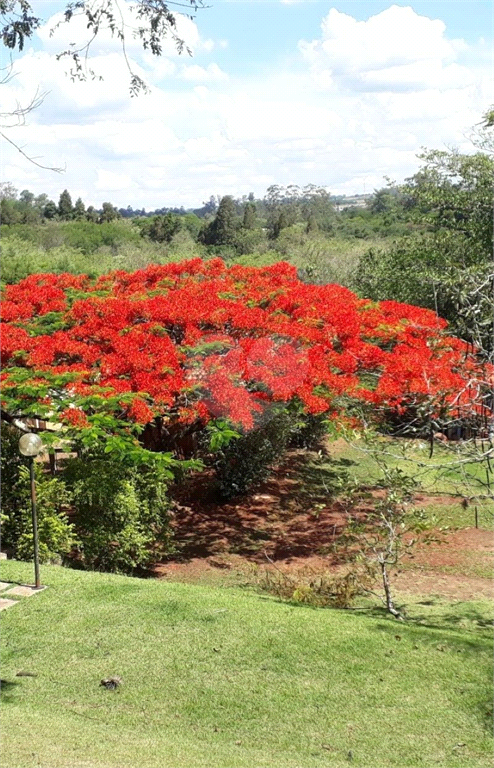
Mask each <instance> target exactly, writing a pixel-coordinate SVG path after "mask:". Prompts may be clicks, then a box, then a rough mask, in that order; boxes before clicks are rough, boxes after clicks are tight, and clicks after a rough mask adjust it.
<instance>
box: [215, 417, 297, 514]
mask: <svg viewBox="0 0 494 768" xmlns="http://www.w3.org/2000/svg"><path fill="white" fill-rule="evenodd" d="M293 431H294V421H293V416H292V415H291V414H289V413H288V412H287V411H286V410H282V411H280V412H278V413H274V414H273V418H271V419H270V420H269V421H267V422H266V423H265V424H263V425H262V426H259V427H258V428H255V429H253V430H251V431H250V432H246V433H245V434H243V435H242V437H240V438H238V439H234V440H231V441H230V442H229V443H228V445H226V446H225V447H224V448H223V449H222V450H221V451H220V453H219V454H218V457H217V458H216V461H215V469H216V480H217V490H218V494H219V496H220V497H221V498H223V499H229V498H232V497H234V496H238V495H239V494H242V493H245V492H246V491H248V490H249V488H251V487H252V486H253V485H254V484H255V483H258V482H260V481H261V480H263V479H264V478H265V477H267V476H268V474H269V470H270V468H271V467H272V466H273V464H275V463H276V462H278V461H279V460H280V459H281V458H282V455H283V452H284V450H285V449H286V447H287V445H288V443H289V441H290V438H291V437H292V434H293Z"/></svg>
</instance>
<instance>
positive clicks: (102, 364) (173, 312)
mask: <svg viewBox="0 0 494 768" xmlns="http://www.w3.org/2000/svg"><path fill="white" fill-rule="evenodd" d="M1 342H2V362H3V374H2V376H3V404H2V408H4V409H5V411H6V412H7V413H8V414H10V417H14V416H17V417H20V416H36V417H38V418H43V419H47V420H49V421H50V422H55V423H59V424H61V425H62V427H63V431H64V433H65V434H66V435H67V436H69V437H70V436H72V437H75V438H77V439H78V440H82V441H85V443H86V444H88V445H91V444H93V443H98V444H104V445H106V449H107V450H109V451H117V452H122V453H126V452H135V453H136V455H137V454H138V453H139V450H140V444H139V441H138V436H139V434H140V432H141V431H142V429H143V427H144V426H145V425H147V424H150V423H151V422H153V420H154V419H155V418H157V417H159V418H161V419H163V421H164V423H165V424H166V425H167V426H168V428H169V429H172V428H189V427H190V425H195V426H196V427H197V429H202V428H205V426H206V425H207V424H208V423H209V422H211V421H215V420H217V419H223V420H228V422H229V423H230V424H232V425H233V426H234V427H236V428H238V429H241V430H250V429H252V428H253V427H255V426H258V425H259V424H260V423H262V422H263V420H265V419H266V418H269V417H270V414H272V412H273V409H275V410H276V409H277V408H279V407H282V406H288V405H290V407H292V408H295V409H300V412H301V413H309V414H326V415H327V417H328V418H330V419H331V418H340V417H343V416H345V417H353V416H355V415H356V414H357V413H358V411H359V408H364V409H367V411H368V417H366V418H371V419H374V420H378V421H379V420H382V419H384V418H386V417H389V416H390V415H391V416H392V417H393V415H394V417H397V418H402V419H409V420H418V421H420V420H424V419H440V418H441V417H442V416H444V415H445V414H446V413H447V412H448V410H449V409H451V408H454V409H455V413H457V414H461V413H462V409H463V408H467V409H468V412H469V413H471V412H472V408H473V409H475V408H477V407H479V408H480V407H481V406H482V386H483V381H484V378H485V375H486V374H485V371H484V370H483V369H481V368H480V367H479V365H478V364H477V361H476V358H475V356H474V355H473V354H472V352H471V350H469V349H468V347H467V345H465V344H464V343H463V342H462V341H460V340H458V339H456V338H453V337H451V336H448V335H447V333H446V322H445V321H444V320H441V319H440V318H439V317H438V316H437V315H436V314H435V313H434V312H432V311H430V310H427V309H420V308H418V307H414V306H410V305H406V304H399V303H397V302H394V301H384V302H381V303H378V304H376V303H374V302H371V301H368V300H363V299H358V298H357V297H356V296H355V295H354V294H353V293H352V292H351V291H349V290H348V289H346V288H343V287H340V286H336V285H324V286H315V285H307V284H304V283H302V282H301V281H300V280H298V279H297V276H296V270H295V269H294V268H293V267H292V266H290V265H289V264H286V263H278V264H275V265H273V266H271V267H265V268H262V269H256V268H253V267H241V266H238V265H237V266H233V267H231V268H227V267H226V266H225V264H224V262H223V261H221V260H220V259H213V260H211V261H207V262H203V261H202V260H201V259H193V260H191V261H188V262H181V263H171V264H168V265H165V266H159V265H151V266H149V267H147V268H146V269H143V270H139V271H137V272H133V273H127V272H122V271H121V272H112V273H110V274H107V275H103V276H101V277H99V278H97V279H90V278H89V277H87V276H86V275H78V276H74V275H68V274H62V275H53V274H43V275H31V276H29V277H27V278H26V279H24V280H22V281H21V282H20V283H18V284H16V285H9V286H7V287H6V288H5V296H4V303H3V332H2V338H1ZM59 437H60V434H59V435H58V438H59Z"/></svg>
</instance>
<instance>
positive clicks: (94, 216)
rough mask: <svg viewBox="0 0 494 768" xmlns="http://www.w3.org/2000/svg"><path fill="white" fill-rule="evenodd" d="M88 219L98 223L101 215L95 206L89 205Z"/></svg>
mask: <svg viewBox="0 0 494 768" xmlns="http://www.w3.org/2000/svg"><path fill="white" fill-rule="evenodd" d="M86 219H87V220H88V221H94V222H98V221H99V214H98V211H97V210H96V208H95V207H94V205H89V206H88V209H87V211H86Z"/></svg>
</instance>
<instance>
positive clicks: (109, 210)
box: [99, 203, 120, 224]
mask: <svg viewBox="0 0 494 768" xmlns="http://www.w3.org/2000/svg"><path fill="white" fill-rule="evenodd" d="M119 218H120V214H119V212H118V210H117V208H115V206H114V205H112V204H111V203H103V206H102V210H101V214H100V217H99V221H100V224H104V223H105V222H109V221H115V219H119Z"/></svg>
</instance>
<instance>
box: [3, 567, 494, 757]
mask: <svg viewBox="0 0 494 768" xmlns="http://www.w3.org/2000/svg"><path fill="white" fill-rule="evenodd" d="M31 570H32V567H31V566H30V565H26V564H22V563H16V562H8V563H5V564H3V565H2V578H3V579H8V580H19V581H25V580H27V581H29V580H30V578H31ZM42 580H43V582H44V583H46V584H48V585H49V589H47V590H45V591H44V592H42V593H41V594H39V595H36V596H34V597H31V598H24V599H22V601H21V603H20V604H19V605H16V606H13V607H12V608H9V609H8V610H7V611H5V612H4V613H3V615H2V621H3V633H2V635H3V643H2V646H3V656H4V661H3V667H2V677H3V678H4V680H6V681H7V682H6V683H5V685H4V687H3V699H4V702H5V703H4V707H3V719H2V726H3V727H2V735H3V739H2V741H3V744H2V746H3V758H2V761H1V764H2V766H4V768H20V767H21V766H22V768H25V767H27V766H41V767H42V768H72V767H73V766H81V767H82V766H88V767H89V766H90V767H91V768H103V766H104V767H105V768H110V767H111V768H127V767H128V768H137V767H138V768H182V767H184V768H199V766H211V767H213V768H214V766H221V767H222V768H234V767H235V768H236V767H237V766H238V767H239V768H240V766H245V767H247V766H252V767H255V768H261V766H266V767H267V766H269V767H270V768H271V767H273V768H274V767H275V766H279V768H290V767H293V768H295V766H299V767H300V766H303V768H311V767H312V766H321V767H322V766H325V767H326V768H331V767H333V766H334V767H336V766H338V767H341V766H344V765H349V764H350V756H349V752H351V753H352V754H351V764H352V765H353V766H366V767H367V768H372V767H373V766H374V767H375V768H384V767H386V768H392V767H393V766H400V767H404V766H415V767H418V766H447V767H448V768H455V767H456V766H458V768H460V766H461V768H473V767H474V766H476V767H477V766H479V767H482V768H484V767H487V766H488V765H490V763H491V744H490V725H489V713H488V710H489V709H490V708H491V704H490V702H491V693H490V679H491V675H490V669H491V654H490V635H489V632H488V630H487V629H483V626H484V619H483V618H481V617H482V615H483V614H482V612H483V610H484V609H485V607H486V606H485V604H483V605H482V604H469V605H468V606H466V607H465V606H461V605H460V606H458V605H457V606H452V607H448V608H447V610H445V612H444V613H443V614H442V615H441V614H440V613H439V614H438V613H437V611H436V613H435V614H434V615H433V614H431V613H429V614H428V613H426V612H427V611H428V610H430V609H429V608H428V606H427V605H422V606H417V607H416V610H417V611H420V612H421V613H422V623H419V622H418V621H417V622H411V623H410V624H407V625H404V626H403V625H401V624H398V623H396V622H394V621H392V620H389V619H388V618H385V617H384V616H383V615H381V614H379V613H374V615H371V614H362V613H360V614H359V613H350V612H343V611H330V610H314V609H311V608H308V607H295V606H292V605H287V604H280V603H277V602H275V601H274V600H272V599H270V598H263V597H260V596H258V595H255V594H252V593H249V592H245V591H241V590H239V589H212V588H206V587H199V586H191V585H185V584H177V583H174V584H170V583H164V582H157V581H144V580H138V579H132V578H126V577H120V576H111V575H106V574H98V573H83V572H75V571H70V570H66V569H62V568H59V567H54V566H52V567H48V566H45V567H43V570H42ZM462 611H467V612H469V613H468V615H469V616H470V617H471V616H472V615H473V614H475V616H476V617H477V619H478V620H476V621H475V622H473V623H472V622H471V624H472V626H475V630H474V631H473V630H472V629H470V631H469V630H468V629H460V628H459V627H461V626H465V625H464V624H462ZM465 615H466V614H465ZM479 617H480V618H479ZM397 635H398V637H399V638H401V639H399V640H398V639H396V636H397ZM20 670H22V671H30V672H35V673H37V677H16V673H17V672H18V671H20ZM114 674H118V675H121V676H122V678H123V680H124V684H123V685H122V686H121V688H120V689H119V690H118V691H116V692H112V691H107V690H105V689H104V688H101V687H100V686H99V681H100V679H101V678H102V677H106V676H110V675H114ZM458 745H462V746H458Z"/></svg>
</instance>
